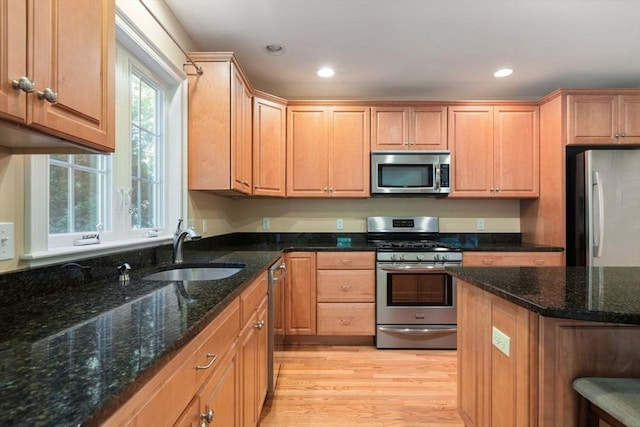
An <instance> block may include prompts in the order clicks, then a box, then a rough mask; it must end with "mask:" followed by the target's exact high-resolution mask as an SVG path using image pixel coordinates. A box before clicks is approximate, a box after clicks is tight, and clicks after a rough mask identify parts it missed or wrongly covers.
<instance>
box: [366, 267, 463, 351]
mask: <svg viewBox="0 0 640 427" xmlns="http://www.w3.org/2000/svg"><path fill="white" fill-rule="evenodd" d="M376 276H377V279H376V318H377V321H376V323H377V325H376V346H377V348H422V349H455V348H456V344H457V343H456V340H457V325H456V321H457V320H456V280H455V278H453V277H451V276H449V275H448V274H447V273H446V272H445V271H444V269H443V268H432V267H427V266H420V265H419V264H416V265H414V266H411V265H403V266H399V265H398V264H396V263H384V262H378V267H377V273H376Z"/></svg>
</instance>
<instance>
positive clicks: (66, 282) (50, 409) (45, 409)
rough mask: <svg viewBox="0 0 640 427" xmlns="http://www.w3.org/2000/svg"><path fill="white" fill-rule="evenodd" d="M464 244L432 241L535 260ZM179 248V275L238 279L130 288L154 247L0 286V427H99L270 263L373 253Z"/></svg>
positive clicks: (317, 244)
mask: <svg viewBox="0 0 640 427" xmlns="http://www.w3.org/2000/svg"><path fill="white" fill-rule="evenodd" d="M474 236H475V235H465V234H447V235H444V234H443V235H442V237H443V238H444V239H445V240H444V241H445V242H447V243H449V244H451V245H453V246H457V247H461V248H462V249H463V250H465V251H466V250H507V251H517V250H545V249H544V248H536V249H531V248H530V246H528V245H523V244H522V243H520V241H519V236H514V235H511V234H508V235H500V236H499V237H496V238H494V237H493V236H486V235H485V236H481V238H477V237H474ZM184 247H185V253H184V259H185V263H184V264H183V265H185V266H187V265H189V264H196V263H203V262H214V261H215V262H222V263H241V264H245V265H246V267H245V268H244V269H243V270H242V271H241V272H240V273H238V274H236V275H234V276H232V277H230V278H227V279H223V280H218V281H215V283H214V282H186V283H184V289H181V288H179V287H178V286H177V284H176V283H174V282H157V281H148V280H142V279H141V278H142V277H144V276H146V275H148V274H150V273H153V272H156V271H159V270H162V269H166V268H167V267H168V264H169V263H170V259H171V249H170V245H163V246H159V247H156V248H152V249H143V250H138V251H131V252H123V253H120V254H117V255H112V256H108V257H103V258H88V259H84V260H83V259H79V260H78V262H77V263H72V264H65V265H55V266H51V267H45V268H37V269H26V270H25V271H17V272H10V273H5V274H0V304H1V305H2V306H3V309H2V311H1V312H0V324H2V328H0V425H18V424H26V425H32V426H44V425H80V424H87V425H97V424H100V421H101V420H104V419H105V418H106V417H107V416H108V415H109V414H111V413H112V412H113V411H115V410H116V409H117V408H118V407H119V406H120V405H122V404H123V403H124V402H125V401H126V400H127V399H128V398H129V397H131V396H132V395H133V394H134V393H135V392H136V391H137V390H138V389H139V388H140V387H141V386H142V385H143V384H144V383H145V382H146V381H148V380H149V379H150V378H152V377H153V376H154V375H155V374H156V373H157V372H158V371H159V370H160V369H161V368H162V367H163V366H164V365H165V364H166V363H167V362H168V361H169V360H170V359H171V358H172V357H173V356H174V355H175V354H177V352H179V351H180V349H181V348H182V347H183V346H184V345H185V344H186V343H188V342H189V341H190V340H191V339H192V338H193V337H195V336H196V335H197V334H198V333H199V332H200V331H201V330H202V329H203V328H204V327H205V326H206V325H207V324H208V323H209V322H210V321H211V320H212V319H213V318H214V317H215V316H216V315H217V314H218V313H219V312H220V311H222V310H223V309H224V308H225V307H226V305H227V304H228V302H230V301H231V300H232V299H233V298H235V297H236V296H237V295H239V294H240V292H241V291H242V289H244V287H245V286H246V285H248V284H249V283H250V282H251V280H252V279H253V278H255V277H257V276H258V275H259V274H260V273H261V272H263V271H264V270H265V269H266V268H268V266H269V265H270V264H271V263H272V262H273V261H275V259H276V257H277V256H278V255H279V254H280V253H281V252H283V251H292V250H296V251H337V250H345V251H374V250H375V247H374V246H373V245H372V244H370V243H368V242H367V241H366V235H365V234H364V233H343V234H333V233H266V234H262V233H233V234H231V235H225V236H218V237H216V238H207V239H202V240H201V241H198V242H185V245H184ZM498 248H502V249H498ZM546 250H554V249H553V248H546ZM123 262H129V263H130V264H131V265H132V267H133V270H132V272H131V280H130V281H129V283H128V284H127V285H126V286H122V285H120V284H119V283H118V281H117V276H116V274H115V266H117V265H119V264H121V263H123Z"/></svg>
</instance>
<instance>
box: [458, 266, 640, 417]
mask: <svg viewBox="0 0 640 427" xmlns="http://www.w3.org/2000/svg"><path fill="white" fill-rule="evenodd" d="M448 271H449V272H450V273H451V274H452V275H453V276H455V277H456V278H457V279H458V282H457V283H458V288H457V298H458V409H459V412H460V415H461V416H462V418H463V420H464V422H465V424H466V425H467V426H576V425H577V419H578V396H577V394H576V393H575V392H574V391H573V388H572V381H573V380H574V379H575V378H577V377H584V376H603V377H604V376H608V377H640V346H639V345H638V343H640V267H599V268H584V267H567V268H564V267H545V268H535V267H526V268H523V267H520V268H515V267H514V268H512V267H507V268H492V267H478V268H469V267H454V268H449V269H448Z"/></svg>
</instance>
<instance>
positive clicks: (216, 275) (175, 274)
mask: <svg viewBox="0 0 640 427" xmlns="http://www.w3.org/2000/svg"><path fill="white" fill-rule="evenodd" d="M243 268H244V266H242V265H235V266H203V267H176V268H171V269H169V270H164V271H159V272H157V273H153V274H150V275H148V276H145V277H143V279H144V280H163V281H167V282H175V281H179V280H187V281H204V280H220V279H226V278H227V277H231V276H233V275H234V274H237V273H239V272H240V271H242V269H243Z"/></svg>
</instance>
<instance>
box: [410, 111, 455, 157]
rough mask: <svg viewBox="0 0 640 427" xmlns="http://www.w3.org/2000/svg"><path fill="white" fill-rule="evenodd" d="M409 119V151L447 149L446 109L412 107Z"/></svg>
mask: <svg viewBox="0 0 640 427" xmlns="http://www.w3.org/2000/svg"><path fill="white" fill-rule="evenodd" d="M411 119H412V120H410V122H409V123H410V128H409V148H410V149H413V150H446V149H447V107H435V106H433V107H429V106H425V107H413V108H412V117H411Z"/></svg>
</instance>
